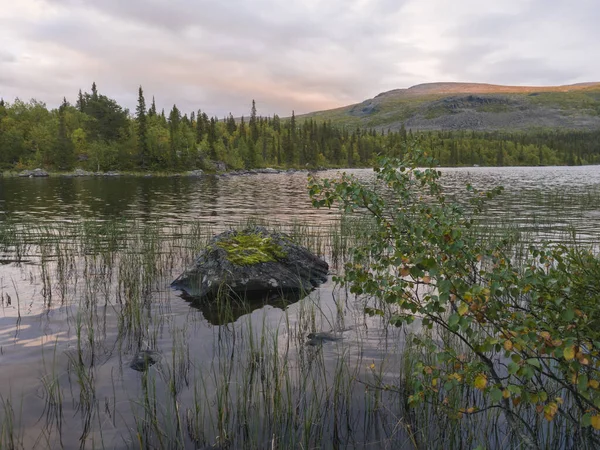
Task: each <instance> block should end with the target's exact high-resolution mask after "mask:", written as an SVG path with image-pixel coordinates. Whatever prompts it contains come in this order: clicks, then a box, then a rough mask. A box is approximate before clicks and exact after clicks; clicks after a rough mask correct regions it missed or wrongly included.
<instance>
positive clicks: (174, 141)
mask: <svg viewBox="0 0 600 450" xmlns="http://www.w3.org/2000/svg"><path fill="white" fill-rule="evenodd" d="M180 121H181V113H180V112H179V109H178V108H177V105H173V109H172V110H171V113H170V114H169V137H170V144H171V147H170V150H171V168H172V169H174V168H175V167H176V166H177V155H178V152H179V150H180V148H179V146H180V143H179V123H180Z"/></svg>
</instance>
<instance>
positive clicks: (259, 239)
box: [171, 227, 329, 302]
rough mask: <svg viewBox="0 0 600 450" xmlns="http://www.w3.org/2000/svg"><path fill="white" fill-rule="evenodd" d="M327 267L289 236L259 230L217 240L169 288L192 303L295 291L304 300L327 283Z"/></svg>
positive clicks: (224, 235) (235, 232) (233, 232)
mask: <svg viewBox="0 0 600 450" xmlns="http://www.w3.org/2000/svg"><path fill="white" fill-rule="evenodd" d="M328 269H329V266H328V265H327V263H326V262H325V261H323V260H322V259H321V258H319V257H318V256H316V255H314V254H312V253H311V252H310V251H309V250H308V249H306V248H304V247H302V246H300V245H297V244H296V243H294V242H293V240H292V239H290V237H289V236H287V235H285V234H283V233H278V232H272V231H268V230H267V229H265V228H263V227H251V228H246V229H244V230H231V231H226V232H224V233H221V234H220V235H218V236H215V237H214V238H213V239H212V240H211V241H210V242H209V244H208V245H207V247H206V248H205V250H204V251H203V252H201V253H200V255H198V257H197V258H196V260H195V262H194V264H193V265H192V266H191V267H190V268H189V269H187V270H186V271H185V272H184V273H182V274H181V276H179V277H178V278H177V279H176V280H175V281H173V283H171V286H173V287H174V288H176V289H180V290H182V291H183V292H184V294H185V296H186V297H187V298H190V299H191V300H193V301H200V302H205V301H214V300H215V299H217V300H220V299H221V298H223V297H234V298H235V300H236V301H239V300H242V301H245V300H246V299H249V298H252V299H261V298H269V297H272V294H273V292H276V293H289V292H290V291H297V292H298V293H299V294H300V295H299V297H302V296H304V295H306V294H307V293H309V292H310V291H311V290H312V289H314V288H315V287H317V286H318V285H319V284H321V283H323V282H325V281H326V280H327V276H328Z"/></svg>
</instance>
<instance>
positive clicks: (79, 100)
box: [75, 89, 85, 112]
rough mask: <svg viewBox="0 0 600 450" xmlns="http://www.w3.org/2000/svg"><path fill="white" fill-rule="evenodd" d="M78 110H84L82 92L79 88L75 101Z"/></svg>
mask: <svg viewBox="0 0 600 450" xmlns="http://www.w3.org/2000/svg"><path fill="white" fill-rule="evenodd" d="M75 106H76V107H77V109H78V110H79V112H84V110H85V99H84V98H83V93H82V92H81V89H79V94H78V95H77V103H76V105H75Z"/></svg>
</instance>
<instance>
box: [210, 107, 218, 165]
mask: <svg viewBox="0 0 600 450" xmlns="http://www.w3.org/2000/svg"><path fill="white" fill-rule="evenodd" d="M216 142H217V119H215V118H214V117H211V118H210V125H209V127H208V151H209V156H210V159H212V160H213V161H216V160H217V148H216V145H215V144H216Z"/></svg>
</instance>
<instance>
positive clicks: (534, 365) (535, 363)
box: [525, 358, 542, 369]
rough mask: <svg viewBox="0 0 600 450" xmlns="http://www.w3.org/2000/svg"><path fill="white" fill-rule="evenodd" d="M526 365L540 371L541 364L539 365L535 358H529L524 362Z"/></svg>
mask: <svg viewBox="0 0 600 450" xmlns="http://www.w3.org/2000/svg"><path fill="white" fill-rule="evenodd" d="M525 362H526V363H527V364H529V365H530V366H533V367H536V368H538V369H540V368H541V367H542V364H541V363H540V360H539V359H537V358H529V359H528V360H527V361H525Z"/></svg>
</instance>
